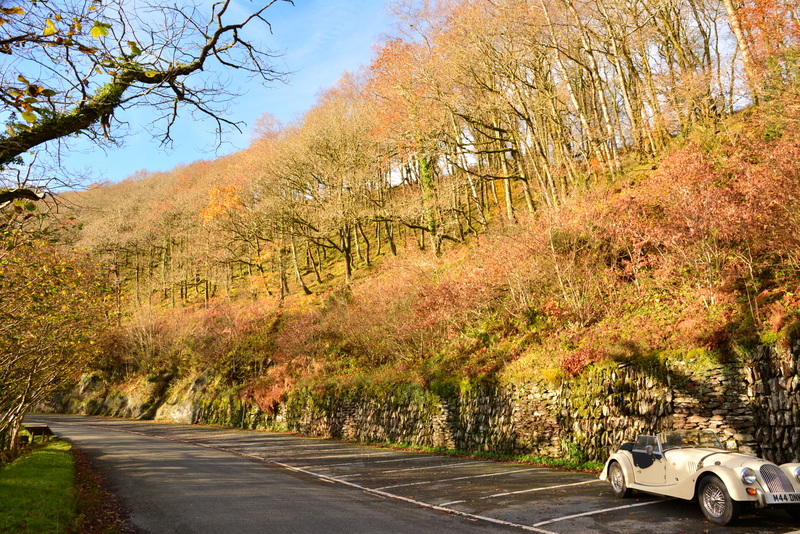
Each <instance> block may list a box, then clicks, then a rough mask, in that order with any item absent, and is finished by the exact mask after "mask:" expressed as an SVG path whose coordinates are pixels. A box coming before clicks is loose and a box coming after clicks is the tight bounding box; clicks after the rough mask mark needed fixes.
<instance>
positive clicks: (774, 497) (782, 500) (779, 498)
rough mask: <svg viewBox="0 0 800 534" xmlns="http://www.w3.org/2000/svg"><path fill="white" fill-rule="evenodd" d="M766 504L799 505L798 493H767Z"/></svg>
mask: <svg viewBox="0 0 800 534" xmlns="http://www.w3.org/2000/svg"><path fill="white" fill-rule="evenodd" d="M765 496H766V498H767V504H788V503H797V504H800V493H767V494H766V495H765Z"/></svg>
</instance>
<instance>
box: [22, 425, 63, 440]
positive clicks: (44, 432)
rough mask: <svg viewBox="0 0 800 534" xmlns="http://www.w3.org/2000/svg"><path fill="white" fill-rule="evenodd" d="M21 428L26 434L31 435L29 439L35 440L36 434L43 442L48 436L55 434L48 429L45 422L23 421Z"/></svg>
mask: <svg viewBox="0 0 800 534" xmlns="http://www.w3.org/2000/svg"><path fill="white" fill-rule="evenodd" d="M22 428H24V429H25V430H26V431H27V432H28V434H30V435H31V441H35V440H36V436H39V441H40V442H41V443H44V442H45V441H47V440H49V439H50V436H54V435H55V434H53V431H52V430H50V427H49V426H47V424H45V423H23V424H22Z"/></svg>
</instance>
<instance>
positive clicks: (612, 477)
mask: <svg viewBox="0 0 800 534" xmlns="http://www.w3.org/2000/svg"><path fill="white" fill-rule="evenodd" d="M608 480H609V482H611V489H612V490H613V491H614V495H616V496H617V497H619V498H620V499H622V498H624V497H629V496H630V494H631V490H630V488H629V487H628V485H627V483H626V482H625V473H623V471H622V466H621V465H619V463H617V462H611V465H609V466H608Z"/></svg>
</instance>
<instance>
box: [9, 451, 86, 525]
mask: <svg viewBox="0 0 800 534" xmlns="http://www.w3.org/2000/svg"><path fill="white" fill-rule="evenodd" d="M71 449H72V446H71V445H70V444H69V443H67V442H65V441H60V440H55V441H50V442H48V443H46V444H44V445H42V446H37V447H35V448H34V449H32V450H31V451H30V452H28V453H26V454H25V455H24V456H22V457H20V458H17V459H16V460H15V461H13V462H11V463H10V464H8V465H7V466H5V467H3V468H2V469H0V503H2V510H3V513H2V514H0V532H2V533H6V532H8V533H12V532H13V533H15V534H16V533H23V532H30V533H33V532H37V533H38V532H52V533H56V534H57V533H61V532H76V528H77V525H78V514H77V497H76V491H75V486H74V483H75V477H74V468H73V460H72V450H71Z"/></svg>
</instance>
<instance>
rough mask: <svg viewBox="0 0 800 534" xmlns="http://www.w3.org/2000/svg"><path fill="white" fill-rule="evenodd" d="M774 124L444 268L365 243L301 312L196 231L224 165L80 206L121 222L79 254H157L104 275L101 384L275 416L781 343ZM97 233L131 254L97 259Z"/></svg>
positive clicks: (762, 117) (783, 185)
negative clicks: (377, 393)
mask: <svg viewBox="0 0 800 534" xmlns="http://www.w3.org/2000/svg"><path fill="white" fill-rule="evenodd" d="M778 105H780V107H770V106H766V107H764V108H762V109H760V110H759V111H757V112H749V113H746V114H740V115H737V116H735V117H731V118H728V119H725V120H724V121H720V122H719V123H717V124H715V125H714V128H713V129H710V128H709V129H706V128H697V129H696V130H695V131H694V132H693V133H692V135H691V136H689V137H688V138H687V139H685V140H680V141H678V140H676V141H675V142H674V143H673V144H672V145H671V147H670V150H669V151H668V153H665V154H664V156H663V158H662V159H661V160H660V161H659V162H658V163H657V164H654V165H652V167H648V168H645V169H643V168H642V167H641V166H638V167H636V168H634V169H633V170H631V171H630V172H628V173H627V174H625V178H624V179H619V180H616V181H615V182H613V183H603V182H598V183H596V184H594V185H593V186H592V187H591V188H589V189H587V190H585V191H582V192H579V193H576V194H574V195H572V196H571V197H570V198H569V199H567V200H566V201H565V202H563V203H562V204H560V205H559V206H558V207H552V208H548V207H545V206H541V207H539V208H538V209H537V211H536V213H534V214H533V215H530V216H524V217H523V216H520V217H519V218H518V220H517V221H516V222H515V223H513V224H510V223H509V222H508V221H504V220H503V219H502V217H501V216H500V215H499V214H497V213H492V218H493V221H492V222H491V224H490V225H489V227H488V229H487V231H486V232H485V233H478V234H475V235H473V236H471V237H468V238H466V239H465V240H464V242H463V243H458V244H451V245H447V246H445V247H443V249H442V251H441V252H440V253H439V254H435V253H434V252H433V251H430V250H424V249H421V247H420V242H419V239H418V236H417V235H415V234H414V233H412V232H410V231H406V234H405V235H403V234H402V233H401V232H399V231H398V232H397V233H396V234H395V236H394V248H395V250H396V254H393V253H392V252H391V249H390V247H389V246H387V245H385V244H383V246H380V245H375V244H374V243H373V249H372V251H371V253H370V257H369V263H367V257H366V256H365V255H364V249H365V245H364V244H363V243H362V245H361V248H362V256H361V257H360V258H358V259H356V260H355V261H354V262H353V264H354V265H353V266H354V269H353V274H352V275H351V276H350V278H349V282H348V279H347V276H346V274H345V269H344V266H343V265H342V263H343V261H342V258H341V255H340V254H337V253H336V252H335V251H334V252H331V251H324V252H325V255H326V256H327V257H325V256H320V259H319V260H318V261H317V262H316V265H315V261H314V259H313V257H312V253H311V252H312V251H309V252H308V253H305V252H304V253H303V255H302V256H304V257H302V256H301V258H300V259H299V260H298V262H297V268H298V272H299V273H300V277H301V278H302V279H303V280H304V281H305V287H306V290H307V291H308V293H306V291H304V290H303V289H302V287H301V286H300V285H299V284H298V283H297V282H296V281H295V280H293V279H292V277H291V276H290V275H289V274H287V273H284V275H285V279H283V280H282V279H281V278H280V276H276V274H275V273H264V272H246V271H245V270H244V267H242V266H241V265H240V266H238V269H239V272H238V273H237V272H234V266H228V265H226V264H225V263H222V264H221V266H220V264H215V262H214V260H215V259H216V258H218V257H219V256H218V255H220V254H225V253H226V252H229V250H225V249H222V250H220V249H218V248H217V247H215V246H213V244H212V243H213V241H212V240H213V239H214V232H212V231H211V229H210V228H209V227H208V226H206V225H204V224H201V222H200V221H201V220H202V217H203V214H204V210H207V209H208V208H207V205H206V204H204V202H205V200H203V196H204V195H209V191H211V188H209V186H208V185H207V184H209V183H213V177H214V176H218V175H219V174H218V173H221V172H228V171H229V169H231V165H232V164H233V163H232V162H231V161H230V160H223V161H219V162H213V163H208V164H202V165H199V166H196V167H188V168H186V169H179V170H177V171H176V172H175V174H174V175H173V176H162V175H154V176H148V177H142V178H140V179H138V180H132V181H129V182H126V183H122V184H116V185H106V186H103V187H98V188H94V189H92V190H90V191H88V192H87V193H85V194H81V195H78V197H79V199H80V200H76V201H75V202H76V204H80V203H81V202H83V203H86V204H87V205H88V204H89V203H90V202H91V203H93V204H94V205H103V206H109V207H111V208H112V209H111V210H110V211H113V212H115V213H116V214H120V215H118V217H119V218H109V217H100V218H97V219H96V220H92V219H91V216H90V213H91V212H90V211H81V210H78V213H81V214H83V213H85V214H86V215H83V216H81V215H77V218H78V220H82V219H84V220H85V222H83V230H82V231H81V232H80V233H79V235H80V237H81V239H82V241H79V243H80V244H84V243H86V244H87V245H89V246H93V247H95V249H96V250H101V251H103V252H105V254H107V255H109V256H108V257H109V258H114V259H115V260H116V261H119V262H122V261H123V259H124V258H127V259H128V260H127V261H130V258H131V256H132V254H135V253H138V254H141V255H144V254H147V253H149V254H150V255H151V257H150V258H149V260H148V262H147V263H135V264H133V265H131V264H130V263H129V264H127V265H123V266H119V267H113V268H112V273H114V274H115V275H116V274H117V273H119V272H121V271H122V270H123V269H124V268H128V269H136V271H135V272H136V273H137V276H136V278H134V277H133V276H131V275H128V277H127V279H125V280H124V281H121V282H120V292H121V295H122V297H121V301H120V302H121V304H120V313H121V318H120V324H121V326H120V327H119V328H118V329H117V330H115V331H114V332H113V334H112V335H110V336H109V337H108V338H107V339H106V341H105V343H106V345H105V346H104V351H103V355H104V356H103V357H104V359H103V361H102V367H103V368H104V369H106V370H107V371H109V372H111V373H112V374H114V375H116V376H119V377H121V378H122V377H124V375H125V374H126V373H134V374H135V373H147V374H153V375H156V374H158V373H160V372H169V373H170V374H178V375H196V374H197V373H200V372H206V373H212V374H215V375H219V376H221V377H223V378H224V380H225V381H227V382H228V383H229V385H230V386H234V387H236V388H240V389H241V390H242V391H244V392H246V394H247V395H249V396H252V397H253V398H255V399H258V401H259V403H260V404H261V405H262V407H263V408H264V409H270V408H271V406H272V405H273V404H274V403H278V402H280V401H281V400H282V399H284V398H285V395H286V393H287V392H289V391H291V390H292V389H293V388H296V387H300V386H313V387H320V386H322V387H325V388H334V389H348V388H352V387H359V386H363V385H369V387H376V386H377V385H378V384H389V385H391V384H394V385H397V384H418V385H421V386H423V387H441V386H442V385H444V384H447V383H457V382H459V381H463V380H467V381H470V380H473V381H475V380H477V381H481V380H489V381H498V382H501V383H502V382H514V381H526V380H530V379H538V378H542V377H544V378H546V379H547V380H551V381H558V380H562V379H567V378H569V377H571V376H575V375H578V374H579V373H581V371H583V370H584V368H585V367H586V366H588V365H591V364H593V363H596V362H602V361H606V360H616V361H627V360H634V361H635V360H636V359H637V358H653V357H657V358H665V359H670V358H678V359H681V358H687V357H688V358H695V359H696V358H700V359H701V360H708V359H711V360H714V361H720V362H733V361H740V360H742V359H743V358H745V355H746V353H747V352H748V351H749V350H750V349H751V348H752V347H754V346H755V345H756V344H759V343H764V342H766V343H776V342H778V343H780V342H782V340H788V339H789V337H790V336H791V334H792V333H793V331H794V329H795V327H796V321H797V319H798V312H799V311H800V302H798V299H797V297H796V296H795V295H796V293H797V285H798V277H797V269H796V268H797V250H798V247H797V242H796V239H797V238H796V236H797V235H798V229H797V227H796V224H797V219H796V217H794V216H793V215H792V214H793V213H795V212H796V211H797V202H798V199H800V194H798V193H800V191H798V187H800V181H799V180H798V176H797V172H798V170H797V166H796V161H797V158H798V155H800V144H798V138H797V135H796V133H795V132H794V131H793V129H792V128H791V127H790V125H791V124H793V123H794V122H795V121H796V120H797V117H798V114H797V105H796V104H794V103H792V102H791V101H787V102H780V103H777V102H776V103H775V106H778ZM775 110H779V113H778V112H776V111H775ZM238 157H239V158H240V159H242V160H246V159H247V158H249V157H252V156H250V155H249V154H247V153H243V154H241V155H239V156H238ZM223 170H224V171H223ZM189 176H191V177H192V178H191V179H190V178H188V177H189ZM137 190H138V191H141V192H146V194H147V196H144V194H141V193H139V194H136V193H135V191H137ZM402 194H403V193H402V192H401V193H398V195H402ZM207 198H208V197H207ZM210 198H211V201H212V202H213V200H214V193H211V197H210ZM167 199H168V200H167ZM193 199H194V200H193ZM197 199H200V200H197ZM85 209H86V208H84V210H85ZM126 210H136V212H137V213H138V214H137V215H135V214H133V213H131V212H130V211H129V212H126ZM115 221H116V222H115ZM181 221H185V222H183V223H182V222H181ZM115 224H116V225H123V224H127V225H129V228H130V229H129V231H128V233H126V231H125V229H124V227H120V226H114V225H115ZM100 226H102V227H103V228H105V229H106V231H108V232H114V235H119V236H125V235H130V236H131V237H130V238H124V237H120V238H118V239H119V240H118V241H115V242H113V243H112V244H109V243H107V242H106V243H105V244H103V243H104V242H102V241H99V240H98V241H94V242H93V241H91V239H97V238H94V237H92V236H94V234H93V233H92V232H95V231H97V229H98V228H99V227H100ZM159 229H161V231H162V232H163V231H164V229H166V230H167V232H168V233H166V234H164V233H159ZM217 235H219V234H217ZM137 239H138V241H136V240H137ZM147 240H149V241H147ZM98 243H99V244H98ZM132 243H137V245H136V246H137V247H138V248H134V245H132ZM161 244H167V245H169V246H170V250H169V256H168V259H169V261H168V262H167V261H166V260H165V258H166V257H167V253H166V252H165V251H164V249H163V248H159V247H160V245H161ZM103 246H105V247H109V248H111V250H109V248H106V249H103ZM265 246H275V244H274V243H267V244H266V245H265ZM134 251H136V252H134ZM206 251H211V252H210V253H208V252H206ZM284 252H287V253H288V251H286V250H284ZM126 255H127V256H126ZM356 256H357V255H356ZM138 258H139V261H141V260H142V256H138ZM273 261H277V260H273ZM112 265H113V264H112ZM207 265H213V266H214V267H215V268H216V269H220V268H230V272H229V276H228V278H227V280H225V281H219V280H217V281H214V282H213V283H212V282H211V281H209V279H208V278H205V276H206V273H205V272H203V271H199V267H201V266H207ZM179 269H186V270H187V271H188V273H190V274H187V272H180V271H179ZM288 270H290V269H289V267H288V266H287V271H288ZM191 275H196V278H195V279H194V280H192V279H191V278H190V276H191ZM278 275H280V273H278ZM317 275H319V276H317ZM166 276H171V277H173V278H165V277H166ZM271 276H272V277H275V278H271ZM120 277H121V275H120ZM176 281H177V282H176ZM281 284H285V285H284V286H283V290H281ZM209 287H212V288H213V289H209ZM145 295H147V299H145V297H144V296H145ZM742 363H744V362H742Z"/></svg>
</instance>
